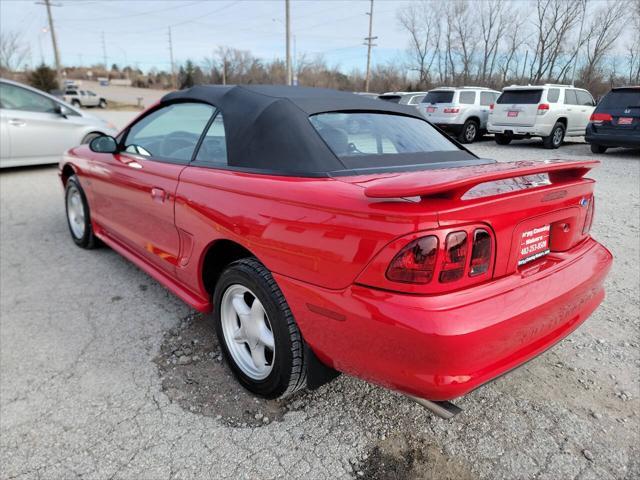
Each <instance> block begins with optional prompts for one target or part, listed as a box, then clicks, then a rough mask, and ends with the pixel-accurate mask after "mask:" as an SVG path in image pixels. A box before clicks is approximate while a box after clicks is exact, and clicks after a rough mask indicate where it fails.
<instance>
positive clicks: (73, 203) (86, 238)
mask: <svg viewBox="0 0 640 480" xmlns="http://www.w3.org/2000/svg"><path fill="white" fill-rule="evenodd" d="M65 207H66V212H67V225H68V226H69V232H70V233H71V238H72V239H73V241H74V243H75V244H76V245H78V246H79V247H82V248H86V249H91V248H94V247H95V246H96V245H97V239H96V237H95V235H94V234H93V229H92V227H91V215H90V213H89V204H88V203H87V198H86V196H85V194H84V191H83V190H82V187H81V186H80V182H78V178H77V177H76V176H75V175H72V176H71V177H69V179H68V180H67V184H66V186H65Z"/></svg>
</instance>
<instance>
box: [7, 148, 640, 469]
mask: <svg viewBox="0 0 640 480" xmlns="http://www.w3.org/2000/svg"><path fill="white" fill-rule="evenodd" d="M472 150H474V151H475V152H477V153H478V154H480V155H481V156H485V157H494V158H498V159H499V160H512V159H547V158H555V157H566V158H587V157H591V158H592V157H599V158H600V159H601V160H602V161H603V165H602V166H601V167H600V168H599V169H597V170H595V171H594V172H593V175H592V176H593V177H594V178H596V179H597V180H598V184H597V194H598V203H597V211H596V223H595V226H594V235H595V237H597V238H598V239H600V240H601V241H603V243H605V245H607V246H608V247H609V248H610V249H611V250H612V251H613V254H614V256H615V258H616V260H615V265H614V268H613V271H612V273H611V275H610V277H609V279H608V282H607V292H608V296H607V299H606V301H605V303H604V304H603V305H602V306H601V307H600V308H599V309H598V310H597V311H596V312H595V314H594V315H593V316H592V317H591V318H590V319H589V320H588V321H587V323H586V324H585V325H583V326H582V327H581V328H580V329H578V331H576V332H575V333H574V334H573V335H572V336H571V337H570V338H568V339H567V340H565V341H563V342H561V343H560V344H559V345H557V346H556V347H555V348H553V349H552V350H550V351H548V352H547V353H545V354H544V355H542V356H540V357H538V358H537V359H535V360H533V361H532V362H530V363H528V364H527V365H525V366H524V367H522V368H520V369H518V370H516V371H514V372H512V373H511V374H509V375H506V376H504V377H502V378H500V379H498V380H497V381H495V382H493V383H491V384H489V385H486V386H485V387H483V388H481V389H478V390H476V391H475V392H473V393H471V394H470V395H468V396H466V397H465V398H462V399H460V400H459V401H458V402H457V403H458V405H459V406H461V407H462V408H463V409H464V412H463V413H462V414H461V415H459V416H458V417H456V418H455V419H454V420H452V421H444V420H441V419H438V418H434V417H432V416H431V415H430V414H429V413H427V412H426V411H425V410H423V409H422V408H421V407H419V406H418V405H416V404H414V403H412V402H410V401H409V400H406V399H405V398H403V397H401V396H399V395H397V394H395V393H392V392H389V391H386V390H384V389H382V388H378V387H376V386H373V385H369V384H367V383H364V382H362V381H360V380H357V379H354V378H350V377H347V376H344V375H343V376H341V377H339V378H338V379H337V380H336V381H334V382H333V383H331V384H329V385H326V386H324V387H322V388H320V389H319V390H317V391H315V392H311V393H302V394H300V395H298V396H296V397H294V398H293V399H291V400H288V401H287V402H266V401H262V400H259V401H256V400H255V399H254V398H253V397H251V396H250V395H247V394H246V393H245V392H243V391H242V390H241V389H240V388H239V387H238V386H237V385H236V384H235V383H233V382H232V381H231V380H230V377H229V374H228V372H227V369H226V366H225V365H224V363H223V362H220V361H219V359H218V356H219V349H218V346H217V344H216V340H215V338H214V336H213V335H211V331H210V329H209V324H208V320H209V319H208V318H206V317H204V316H201V315H197V314H194V312H193V311H191V310H190V309H189V308H188V307H187V306H185V305H184V304H183V303H181V302H180V301H179V300H178V299H176V298H174V297H173V296H172V295H171V294H169V293H168V292H167V291H166V290H165V289H164V288H162V287H161V286H160V285H159V284H157V283H156V282H155V281H153V280H152V279H151V278H150V277H148V276H147V275H145V274H144V273H142V272H141V271H139V270H138V269H137V268H136V267H134V266H133V265H131V264H130V263H129V262H127V261H126V260H124V259H123V258H121V257H120V256H119V255H117V254H116V253H114V252H113V251H111V250H109V249H107V248H103V249H100V250H96V251H84V250H81V249H79V248H76V247H75V246H74V245H73V244H72V242H71V240H70V239H69V238H68V236H69V234H68V231H67V227H66V225H65V221H64V213H63V202H62V192H61V188H60V185H59V183H58V179H57V176H56V170H55V168H53V167H42V168H32V169H19V170H12V171H7V172H3V173H2V174H0V207H1V208H0V210H1V217H0V224H1V229H0V260H1V265H0V267H1V268H0V282H1V289H0V315H1V316H0V367H1V368H0V455H1V460H0V462H1V463H0V477H1V478H7V479H12V478H63V479H71V478H76V477H81V478H99V479H102V478H130V479H165V478H230V479H241V478H261V479H268V478H303V477H304V478H309V479H314V478H318V479H325V478H354V477H355V478H368V479H369V478H370V479H412V478H413V479H427V478H429V479H454V478H455V479H460V478H461V479H471V478H487V479H499V478H517V479H529V478H536V479H572V478H575V479H580V480H587V479H623V478H628V479H632V478H639V477H640V461H639V458H640V451H639V447H638V445H640V441H639V440H640V438H639V429H640V424H639V419H638V415H639V413H640V412H639V407H640V391H639V372H640V354H639V348H638V346H639V342H640V338H639V332H640V320H639V303H638V302H639V293H640V292H639V280H640V271H639V265H638V259H639V258H640V230H639V228H640V226H639V223H640V152H638V151H622V150H618V151H612V152H611V153H609V154H606V155H600V156H596V155H592V154H591V153H589V151H588V146H586V145H584V144H582V143H577V142H574V143H570V144H567V145H565V146H564V147H563V148H561V149H560V150H557V151H552V152H550V151H547V150H543V149H542V148H540V146H539V145H538V143H537V142H535V141H531V142H516V143H515V144H514V145H512V146H508V147H497V146H496V145H495V144H494V143H493V142H492V141H484V142H480V143H478V144H475V145H473V146H472Z"/></svg>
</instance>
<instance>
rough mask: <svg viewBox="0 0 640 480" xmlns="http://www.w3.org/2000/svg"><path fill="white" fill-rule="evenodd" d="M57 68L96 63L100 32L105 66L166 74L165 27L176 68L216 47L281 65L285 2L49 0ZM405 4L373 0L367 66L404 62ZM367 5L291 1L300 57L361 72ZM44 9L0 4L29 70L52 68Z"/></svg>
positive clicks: (4, 0)
mask: <svg viewBox="0 0 640 480" xmlns="http://www.w3.org/2000/svg"><path fill="white" fill-rule="evenodd" d="M52 3H53V4H55V5H58V6H55V7H53V8H52V11H53V16H54V21H55V30H56V34H57V36H58V43H59V47H60V54H61V61H62V63H63V65H76V64H83V65H91V64H95V63H102V61H103V50H102V32H104V38H105V46H106V52H107V61H108V63H109V64H112V63H117V64H119V65H123V64H125V63H128V64H131V65H134V64H137V65H138V66H139V67H140V68H141V69H142V70H148V69H149V68H151V67H152V66H156V67H158V68H160V69H168V68H169V65H170V62H169V41H168V30H167V27H169V26H171V32H172V37H173V51H174V56H175V59H176V62H178V63H181V62H183V61H184V60H186V59H187V58H191V59H193V60H195V61H197V62H200V61H201V60H202V59H203V58H205V57H210V56H211V55H212V52H213V51H214V50H215V49H216V48H217V47H218V46H221V45H227V46H232V47H236V48H240V49H244V50H250V51H251V52H252V53H253V54H255V55H257V56H259V57H261V58H264V59H266V60H271V59H273V58H276V57H280V58H284V48H285V36H284V0H276V1H267V0H253V1H252V0H243V1H237V0H236V1H233V0H199V1H196V0H182V1H174V0H156V1H146V0H127V1H117V0H52ZM406 3H409V2H406V1H395V0H386V1H385V0H376V1H375V4H374V17H373V18H374V35H376V36H378V37H379V39H378V40H377V43H378V46H377V47H375V48H374V49H373V55H372V61H373V62H374V64H375V63H377V62H382V63H385V62H387V61H388V60H389V59H393V58H394V57H397V56H402V55H404V53H405V50H406V46H407V36H406V33H404V32H402V31H401V30H400V29H399V27H398V25H397V22H396V16H395V12H396V10H397V9H398V7H400V6H402V5H403V4H406ZM368 9H369V2H368V1H363V0H360V1H339V0H324V1H319V0H316V1H311V0H309V1H299V0H296V1H292V2H291V17H292V21H291V22H292V24H291V25H292V26H291V30H292V34H293V35H294V36H295V47H296V50H297V53H298V54H301V53H303V52H304V53H306V54H308V55H310V56H314V55H316V54H323V55H324V57H325V59H326V60H327V61H328V62H329V63H330V64H331V65H339V66H340V67H341V68H342V70H344V71H349V70H351V69H352V68H354V67H357V68H360V69H364V67H365V64H366V47H365V46H364V45H362V43H363V42H364V37H365V36H366V35H367V33H368V32H367V29H368V21H369V20H368V19H369V17H368V16H367V15H365V12H367V11H368ZM47 26H48V24H47V16H46V8H45V6H44V5H39V4H36V3H35V1H34V0H0V28H2V30H3V31H7V30H20V31H21V32H22V34H23V39H24V40H25V41H26V42H28V43H29V44H30V45H31V57H32V60H31V61H32V62H33V63H39V62H40V59H41V55H42V56H44V59H45V62H47V63H49V64H53V51H52V47H51V37H50V34H49V33H48V31H47V30H45V27H47Z"/></svg>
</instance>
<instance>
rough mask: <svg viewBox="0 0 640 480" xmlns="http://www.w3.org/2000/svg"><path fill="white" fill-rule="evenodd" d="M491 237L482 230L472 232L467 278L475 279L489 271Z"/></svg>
mask: <svg viewBox="0 0 640 480" xmlns="http://www.w3.org/2000/svg"><path fill="white" fill-rule="evenodd" d="M491 244H492V242H491V235H489V232H487V231H486V230H485V229H483V228H479V229H477V230H476V231H475V232H473V246H472V248H471V261H470V265H469V276H470V277H475V276H477V275H482V274H483V273H486V272H487V271H489V266H490V264H491V246H492V245H491Z"/></svg>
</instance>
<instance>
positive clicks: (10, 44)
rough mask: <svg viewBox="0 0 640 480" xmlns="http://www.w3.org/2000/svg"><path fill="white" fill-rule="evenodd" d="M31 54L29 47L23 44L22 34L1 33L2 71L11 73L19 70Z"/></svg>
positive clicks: (0, 65) (0, 61)
mask: <svg viewBox="0 0 640 480" xmlns="http://www.w3.org/2000/svg"><path fill="white" fill-rule="evenodd" d="M29 53H30V50H29V46H28V45H25V44H24V43H23V41H22V35H21V33H20V32H17V31H2V32H0V70H5V71H9V72H12V71H15V70H18V69H19V68H20V66H22V65H23V64H24V61H25V60H26V59H27V57H28V56H29Z"/></svg>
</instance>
